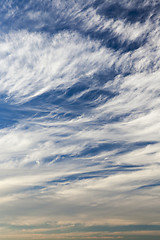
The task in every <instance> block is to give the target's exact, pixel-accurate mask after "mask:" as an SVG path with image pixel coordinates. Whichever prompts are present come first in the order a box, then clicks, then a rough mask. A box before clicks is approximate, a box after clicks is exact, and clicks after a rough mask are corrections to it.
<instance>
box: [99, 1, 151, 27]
mask: <svg viewBox="0 0 160 240" xmlns="http://www.w3.org/2000/svg"><path fill="white" fill-rule="evenodd" d="M152 11H153V8H152V6H143V5H141V6H140V4H137V6H135V7H132V8H126V7H124V6H122V4H120V3H114V4H102V5H100V6H99V7H98V9H97V12H98V13H99V14H100V15H103V16H105V17H106V18H113V19H115V20H118V19H122V20H125V21H127V22H129V23H135V22H140V23H144V22H145V21H146V20H147V19H148V17H149V15H150V13H151V12H152Z"/></svg>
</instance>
